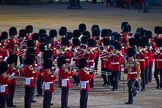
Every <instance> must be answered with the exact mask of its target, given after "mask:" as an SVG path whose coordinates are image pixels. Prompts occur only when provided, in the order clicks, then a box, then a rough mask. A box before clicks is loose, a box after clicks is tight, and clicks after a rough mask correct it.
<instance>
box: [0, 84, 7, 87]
mask: <svg viewBox="0 0 162 108" xmlns="http://www.w3.org/2000/svg"><path fill="white" fill-rule="evenodd" d="M0 86H5V87H7V86H8V85H7V84H0Z"/></svg>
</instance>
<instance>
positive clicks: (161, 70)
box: [154, 68, 162, 88]
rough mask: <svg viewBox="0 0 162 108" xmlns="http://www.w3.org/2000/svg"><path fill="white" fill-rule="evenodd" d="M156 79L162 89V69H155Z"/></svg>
mask: <svg viewBox="0 0 162 108" xmlns="http://www.w3.org/2000/svg"><path fill="white" fill-rule="evenodd" d="M158 74H160V82H159V77H158ZM154 77H155V80H156V83H157V85H158V86H160V88H162V69H156V68H155V72H154Z"/></svg>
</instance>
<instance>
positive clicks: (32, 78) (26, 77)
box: [25, 77, 34, 80]
mask: <svg viewBox="0 0 162 108" xmlns="http://www.w3.org/2000/svg"><path fill="white" fill-rule="evenodd" d="M25 79H30V80H31V79H34V77H26V78H25Z"/></svg>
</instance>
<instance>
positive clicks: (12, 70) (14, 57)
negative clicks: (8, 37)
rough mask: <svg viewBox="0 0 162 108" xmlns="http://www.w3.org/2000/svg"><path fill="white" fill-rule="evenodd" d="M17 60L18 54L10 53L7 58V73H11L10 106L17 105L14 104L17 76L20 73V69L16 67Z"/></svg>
mask: <svg viewBox="0 0 162 108" xmlns="http://www.w3.org/2000/svg"><path fill="white" fill-rule="evenodd" d="M16 60H17V55H16V54H13V55H10V56H9V57H8V59H7V63H8V64H9V66H8V70H7V74H8V75H9V79H10V84H9V85H8V90H9V94H8V98H7V106H8V107H16V105H14V104H13V98H14V93H15V87H16V79H15V76H16V75H19V74H20V73H19V71H18V69H17V68H16V67H15V62H16Z"/></svg>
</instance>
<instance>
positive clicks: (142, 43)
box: [136, 39, 145, 48]
mask: <svg viewBox="0 0 162 108" xmlns="http://www.w3.org/2000/svg"><path fill="white" fill-rule="evenodd" d="M136 45H137V46H139V47H143V48H144V47H145V42H144V39H137V40H136Z"/></svg>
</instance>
